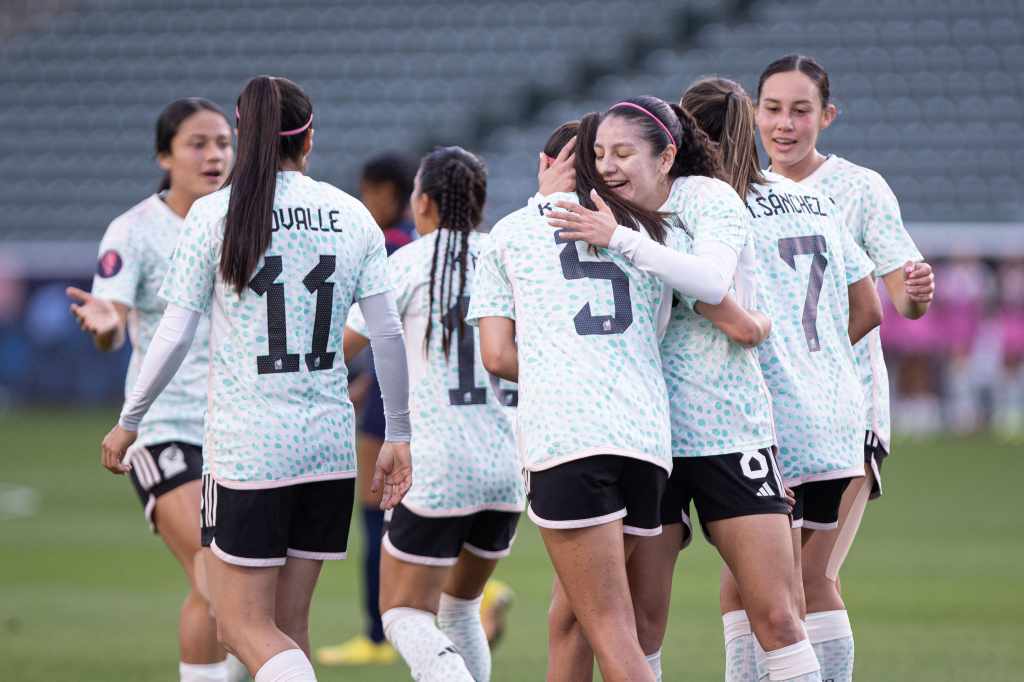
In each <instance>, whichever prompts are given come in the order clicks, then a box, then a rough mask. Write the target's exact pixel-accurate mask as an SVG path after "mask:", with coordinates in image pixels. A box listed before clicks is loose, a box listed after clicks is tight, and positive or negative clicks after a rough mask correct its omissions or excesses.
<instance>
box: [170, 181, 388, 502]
mask: <svg viewBox="0 0 1024 682" xmlns="http://www.w3.org/2000/svg"><path fill="white" fill-rule="evenodd" d="M230 191H231V189H230V187H228V188H225V189H222V190H220V191H218V192H215V193H214V194H211V195H209V196H207V197H204V198H202V199H199V200H198V201H196V203H195V204H194V205H193V206H192V210H191V211H189V214H188V217H187V218H186V220H185V227H184V229H183V231H182V236H181V239H180V240H179V241H178V246H177V249H176V250H175V253H174V258H173V260H172V263H171V268H170V270H169V272H168V273H167V278H166V279H165V280H164V285H163V288H162V289H161V291H160V295H161V296H162V297H164V298H165V299H166V300H167V301H168V302H169V303H174V304H176V305H179V306H181V307H183V308H188V309H190V310H197V311H200V312H203V313H205V312H207V311H210V314H211V333H210V381H209V409H208V412H207V415H206V433H205V440H204V455H205V457H206V459H207V461H208V462H209V467H210V471H211V473H212V474H213V476H214V478H216V479H217V481H218V482H219V483H220V484H221V485H224V486H225V487H233V488H269V487H276V486H282V485H290V484H293V483H303V482H306V481H313V480H325V479H331V478H345V477H351V476H354V475H355V470H356V462H355V444H354V432H353V414H352V403H351V402H350V401H349V397H348V381H347V371H346V368H345V361H344V358H343V356H342V352H341V350H342V349H341V341H342V328H343V325H344V323H345V316H346V315H347V314H348V310H349V308H350V307H351V305H352V303H353V301H357V300H360V299H362V298H366V297H368V296H372V295H374V294H379V293H383V292H385V291H388V290H390V289H391V284H390V281H389V279H388V272H387V255H386V253H385V250H384V235H383V233H382V232H381V230H380V228H378V227H377V225H376V223H375V222H374V221H373V218H372V217H371V216H370V213H369V211H367V210H366V208H365V207H364V206H363V205H362V204H361V203H359V202H358V201H357V200H355V199H354V198H352V197H350V196H349V195H347V194H345V193H344V192H342V191H341V190H339V189H337V188H335V187H332V186H331V185H328V184H326V183H323V182H317V181H315V180H312V179H310V178H308V177H306V176H304V175H302V174H301V173H298V172H295V171H288V172H281V173H278V175H277V190H276V193H275V196H274V217H273V226H274V227H273V229H274V232H273V237H272V241H271V244H270V248H269V249H267V252H266V253H265V254H264V255H263V256H262V257H261V258H260V260H259V262H258V263H257V266H256V271H255V273H254V274H253V276H252V278H251V279H250V284H249V286H248V287H246V289H245V290H244V291H243V293H242V295H241V296H240V295H239V294H238V293H237V292H236V291H235V289H234V287H231V286H226V285H225V283H224V281H223V279H222V278H221V277H220V274H219V263H220V256H221V246H222V242H223V237H224V217H225V215H226V213H227V207H228V199H229V196H230V194H229V193H230Z"/></svg>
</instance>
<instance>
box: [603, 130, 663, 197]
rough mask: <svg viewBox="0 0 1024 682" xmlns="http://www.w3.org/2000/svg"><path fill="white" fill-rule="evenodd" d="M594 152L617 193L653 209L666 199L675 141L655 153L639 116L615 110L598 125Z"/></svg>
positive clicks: (605, 177) (604, 175)
mask: <svg viewBox="0 0 1024 682" xmlns="http://www.w3.org/2000/svg"><path fill="white" fill-rule="evenodd" d="M594 156H595V161H596V165H597V172H598V174H599V175H600V176H601V178H602V179H603V180H604V181H605V183H606V184H607V185H608V187H609V189H611V190H612V191H613V192H615V194H617V195H618V196H620V197H622V198H623V199H626V200H627V201H631V202H633V203H634V204H636V205H637V206H640V207H642V208H645V209H648V210H652V211H656V210H658V209H659V208H660V207H661V205H662V203H664V201H665V197H666V196H668V189H669V188H671V185H672V179H671V178H670V177H669V176H668V172H669V170H670V169H671V168H672V162H673V161H674V160H675V156H676V147H675V145H672V144H670V145H668V146H667V147H665V149H663V150H662V151H661V152H660V153H655V150H654V147H653V145H652V144H651V143H650V142H649V141H648V140H647V139H646V137H645V136H644V131H643V128H642V127H641V126H640V125H639V124H638V123H637V122H636V120H634V119H628V118H626V117H624V116H617V115H615V114H614V113H612V114H609V115H607V116H605V117H604V120H603V121H601V125H599V126H598V128H597V135H596V136H595V139H594Z"/></svg>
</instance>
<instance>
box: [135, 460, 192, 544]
mask: <svg viewBox="0 0 1024 682" xmlns="http://www.w3.org/2000/svg"><path fill="white" fill-rule="evenodd" d="M128 452H129V457H130V459H129V461H130V463H131V465H132V470H131V472H129V478H131V480H132V485H133V486H135V492H136V494H138V496H139V501H141V502H142V509H143V513H144V514H145V515H146V521H148V522H149V527H150V529H151V530H152V531H153V532H154V533H158V532H159V528H158V527H157V519H156V501H157V499H159V498H160V496H162V495H166V494H167V493H169V492H171V491H172V490H174V489H175V488H179V487H181V486H183V485H185V484H186V483H191V482H192V481H198V480H199V479H200V478H202V476H203V449H202V448H201V447H199V446H198V445H193V444H191V443H181V442H178V441H171V442H168V443H157V444H156V445H145V446H143V445H140V446H133V447H132V448H131V449H130V450H129V451H128Z"/></svg>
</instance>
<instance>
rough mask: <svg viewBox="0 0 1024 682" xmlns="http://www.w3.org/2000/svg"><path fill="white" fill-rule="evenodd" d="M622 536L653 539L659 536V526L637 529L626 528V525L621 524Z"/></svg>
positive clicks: (633, 527) (634, 527)
mask: <svg viewBox="0 0 1024 682" xmlns="http://www.w3.org/2000/svg"><path fill="white" fill-rule="evenodd" d="M622 534H623V535H637V536H639V537H642V538H653V537H655V536H658V535H661V526H658V527H657V528H638V527H636V526H627V525H626V524H622Z"/></svg>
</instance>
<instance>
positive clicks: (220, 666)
mask: <svg viewBox="0 0 1024 682" xmlns="http://www.w3.org/2000/svg"><path fill="white" fill-rule="evenodd" d="M178 679H179V680H180V681H181V682H225V680H227V679H228V678H227V670H225V668H224V661H221V662H220V663H185V662H184V661H182V662H180V663H178Z"/></svg>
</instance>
